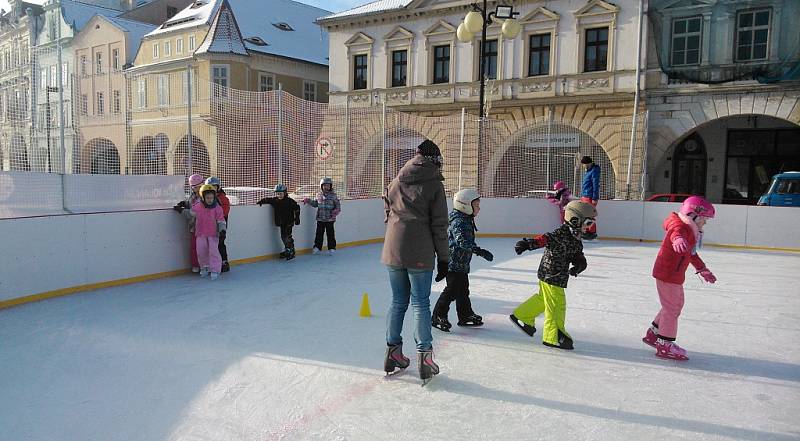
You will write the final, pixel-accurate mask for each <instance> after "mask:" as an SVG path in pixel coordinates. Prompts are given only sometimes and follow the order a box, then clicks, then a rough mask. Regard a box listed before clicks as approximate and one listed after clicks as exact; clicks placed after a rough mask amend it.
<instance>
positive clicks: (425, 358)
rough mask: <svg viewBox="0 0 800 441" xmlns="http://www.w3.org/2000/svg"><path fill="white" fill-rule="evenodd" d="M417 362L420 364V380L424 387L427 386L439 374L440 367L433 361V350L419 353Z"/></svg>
mask: <svg viewBox="0 0 800 441" xmlns="http://www.w3.org/2000/svg"><path fill="white" fill-rule="evenodd" d="M417 361H418V362H419V378H420V379H422V385H423V386H425V385H426V384H428V381H430V379H431V378H433V376H434V375H437V374H438V373H439V365H438V364H436V362H435V361H433V350H429V351H419V353H417Z"/></svg>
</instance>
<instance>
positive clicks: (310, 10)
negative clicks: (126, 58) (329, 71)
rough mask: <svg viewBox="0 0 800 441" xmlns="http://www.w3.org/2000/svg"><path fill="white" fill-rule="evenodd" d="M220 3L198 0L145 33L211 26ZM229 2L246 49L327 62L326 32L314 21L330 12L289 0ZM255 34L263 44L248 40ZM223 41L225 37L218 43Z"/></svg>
mask: <svg viewBox="0 0 800 441" xmlns="http://www.w3.org/2000/svg"><path fill="white" fill-rule="evenodd" d="M222 2H223V0H198V1H196V2H195V3H193V4H192V5H190V6H188V7H186V8H185V9H183V10H182V11H180V12H178V14H176V15H175V16H174V17H172V18H171V19H169V21H167V22H165V23H164V24H162V25H161V26H160V27H159V28H158V29H156V30H155V31H153V32H151V33H150V34H148V36H154V35H159V34H163V33H166V32H171V31H173V30H178V29H186V28H191V27H195V26H200V25H211V22H212V20H214V17H216V15H217V12H218V11H219V8H220V6H221V5H222ZM228 4H230V6H231V10H232V11H233V14H234V16H235V20H236V22H237V23H238V25H239V31H240V33H241V36H242V38H243V39H244V46H245V48H246V49H247V50H249V51H253V52H260V53H264V54H272V55H278V56H281V57H287V58H294V59H298V60H303V61H309V62H312V63H317V64H322V65H326V66H327V65H328V33H327V31H325V30H324V29H323V28H322V27H320V26H319V25H317V24H316V23H315V21H316V19H317V17H320V16H324V15H326V14H329V13H330V11H326V10H324V9H320V8H315V7H313V6H309V5H306V4H303V3H299V2H296V1H292V0H270V2H269V7H265V4H264V1H263V0H228ZM289 29H291V30H289ZM254 37H256V38H260V39H261V40H263V41H264V42H266V45H260V44H256V43H254V42H251V41H248V39H251V38H254ZM223 42H224V38H223V40H220V43H219V44H223ZM227 43H230V42H227ZM209 44H211V43H209ZM212 52H214V50H212ZM234 53H235V52H234Z"/></svg>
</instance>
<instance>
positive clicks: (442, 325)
mask: <svg viewBox="0 0 800 441" xmlns="http://www.w3.org/2000/svg"><path fill="white" fill-rule="evenodd" d="M431 326H433V327H434V328H436V329H438V330H440V331H444V332H450V328H452V327H453V325H452V324H451V323H450V320H447V317H443V316H440V315H436V314H434V315H432V316H431Z"/></svg>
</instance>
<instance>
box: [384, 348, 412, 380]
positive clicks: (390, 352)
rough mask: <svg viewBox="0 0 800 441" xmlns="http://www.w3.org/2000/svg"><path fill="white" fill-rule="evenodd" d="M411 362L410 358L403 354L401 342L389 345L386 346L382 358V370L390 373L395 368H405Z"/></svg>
mask: <svg viewBox="0 0 800 441" xmlns="http://www.w3.org/2000/svg"><path fill="white" fill-rule="evenodd" d="M410 364H411V360H409V359H408V357H406V356H405V355H403V344H402V343H400V344H397V345H389V347H388V348H386V357H385V358H384V360H383V370H384V371H385V372H386V373H387V374H391V373H392V372H394V370H395V369H405V368H407V367H408V365H410Z"/></svg>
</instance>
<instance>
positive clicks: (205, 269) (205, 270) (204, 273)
mask: <svg viewBox="0 0 800 441" xmlns="http://www.w3.org/2000/svg"><path fill="white" fill-rule="evenodd" d="M208 272H209V271H208V267H207V266H204V267H202V268H200V277H206V276H208Z"/></svg>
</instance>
